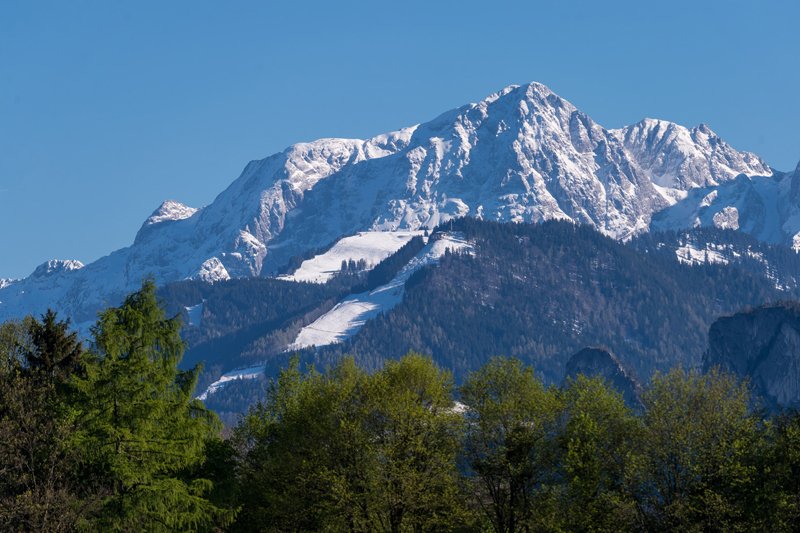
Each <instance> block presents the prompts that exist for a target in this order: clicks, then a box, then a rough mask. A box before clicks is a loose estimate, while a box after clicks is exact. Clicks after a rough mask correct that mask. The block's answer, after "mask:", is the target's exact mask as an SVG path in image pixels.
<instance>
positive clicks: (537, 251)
mask: <svg viewBox="0 0 800 533" xmlns="http://www.w3.org/2000/svg"><path fill="white" fill-rule="evenodd" d="M449 226H450V225H449V224H448V228H449ZM453 230H454V231H461V232H463V234H464V238H465V239H467V240H468V241H470V242H474V245H473V246H474V255H461V254H450V255H446V256H445V257H443V258H442V260H441V262H440V264H439V265H438V266H436V267H432V268H424V269H422V270H420V271H419V272H418V273H417V274H415V275H414V276H412V277H411V279H410V280H409V281H408V283H407V284H406V289H405V297H404V299H403V301H402V302H401V303H400V304H398V305H397V306H396V307H394V308H393V309H392V310H391V311H389V312H388V313H385V314H383V315H379V316H378V317H376V318H375V319H374V320H371V321H369V322H367V323H366V324H365V325H364V326H363V328H362V329H361V330H360V331H359V332H358V333H356V334H355V335H354V336H353V337H352V338H351V339H349V340H346V341H345V342H343V343H341V344H338V345H331V346H328V347H324V348H319V349H317V350H315V351H312V352H310V353H309V354H308V355H307V356H308V357H309V358H310V360H313V361H316V362H317V363H318V364H320V365H324V364H326V363H328V362H331V361H335V360H336V359H337V358H338V357H341V356H342V355H343V354H354V355H355V356H356V357H357V359H358V360H359V361H360V363H361V364H363V365H365V366H366V367H369V368H373V367H374V368H377V367H379V366H380V365H381V364H382V362H383V361H384V360H386V359H392V358H395V357H398V356H400V355H402V354H404V353H405V352H407V351H408V350H415V351H420V352H421V353H427V354H431V355H432V356H433V357H434V358H435V359H436V360H437V362H438V363H439V364H440V365H442V366H443V367H444V368H448V369H451V370H453V372H454V373H455V375H456V378H457V379H460V378H462V377H463V376H464V375H465V374H466V373H468V372H469V371H471V370H474V369H475V368H478V367H479V366H480V365H481V364H482V363H483V362H485V361H486V359H487V358H488V357H491V356H493V355H498V354H501V355H508V356H515V357H520V358H522V359H523V360H525V361H526V362H528V363H531V364H533V365H534V367H535V368H536V369H537V370H538V371H539V372H541V374H542V375H543V377H544V378H545V379H547V380H548V381H549V382H552V383H558V382H560V380H561V378H562V376H563V375H564V370H565V364H566V362H567V360H568V358H569V356H570V355H571V354H573V353H575V352H577V351H578V350H579V349H581V348H582V347H585V346H591V345H603V346H607V347H608V348H609V349H610V350H611V351H613V353H614V354H616V355H617V357H618V358H619V360H620V361H621V362H622V364H623V365H624V366H625V367H626V368H630V369H631V370H632V371H633V372H634V374H635V375H637V376H639V377H640V378H641V379H642V380H645V381H646V380H647V379H648V378H649V376H650V375H651V374H652V372H653V371H655V370H668V369H670V368H672V367H674V366H676V365H682V366H688V367H698V366H700V365H701V358H702V354H703V352H704V351H705V348H706V334H707V332H708V328H709V326H710V325H711V323H712V322H713V321H714V320H715V319H716V318H717V317H718V316H720V315H723V314H726V313H731V312H734V311H736V310H738V309H741V308H742V307H745V306H748V305H760V304H762V303H764V302H769V301H777V300H782V299H787V298H792V297H796V296H797V295H798V294H800V290H798V288H797V287H796V286H795V287H792V288H789V287H783V286H781V287H778V285H777V284H776V283H775V281H774V280H773V279H770V278H769V277H767V276H765V275H763V274H760V273H757V272H749V271H747V270H746V269H743V268H739V266H738V265H736V264H731V265H719V264H703V265H699V266H692V265H686V264H683V263H681V262H679V261H678V260H677V258H676V256H675V254H674V253H671V254H670V253H661V252H659V251H658V250H656V249H652V250H650V251H644V250H643V249H642V248H638V247H634V246H632V245H629V244H628V245H623V244H620V243H618V242H616V241H614V240H611V239H609V238H607V237H604V236H602V235H600V234H598V233H596V232H595V231H594V230H592V229H591V228H589V227H586V226H577V227H576V226H573V225H572V224H566V223H561V222H547V223H543V224H539V225H534V226H531V225H527V224H519V225H517V224H512V225H501V224H496V223H490V222H480V221H475V220H471V219H463V220H459V221H456V222H455V223H454V224H453ZM798 266H800V260H797V261H796V262H795V263H793V265H790V267H791V268H795V269H796V268H798Z"/></svg>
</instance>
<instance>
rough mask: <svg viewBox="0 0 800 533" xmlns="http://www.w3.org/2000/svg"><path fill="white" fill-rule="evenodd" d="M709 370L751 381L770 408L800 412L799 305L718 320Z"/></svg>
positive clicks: (711, 335) (711, 336) (707, 359)
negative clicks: (714, 368) (725, 372)
mask: <svg viewBox="0 0 800 533" xmlns="http://www.w3.org/2000/svg"><path fill="white" fill-rule="evenodd" d="M708 343H709V347H708V351H707V352H706V354H705V357H704V368H705V369H706V370H708V369H711V368H712V367H720V368H721V369H722V370H725V371H728V372H731V373H733V374H735V375H737V376H739V377H741V378H744V379H749V380H750V382H751V384H752V386H753V391H754V392H755V393H756V394H758V395H760V396H761V397H763V399H764V400H765V402H766V403H767V405H768V406H769V407H776V406H781V407H800V304H798V303H782V304H775V305H768V306H763V307H759V308H756V309H752V310H747V311H743V312H740V313H737V314H735V315H733V316H730V317H724V318H720V319H719V320H717V321H716V322H715V323H714V324H713V325H712V326H711V329H710V331H709V339H708Z"/></svg>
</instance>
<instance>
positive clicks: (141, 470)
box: [78, 281, 232, 531]
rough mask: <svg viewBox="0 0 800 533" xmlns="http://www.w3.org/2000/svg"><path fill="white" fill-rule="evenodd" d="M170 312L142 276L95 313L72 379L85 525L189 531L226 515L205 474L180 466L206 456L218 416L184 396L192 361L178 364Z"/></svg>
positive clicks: (188, 393) (191, 379) (178, 344)
mask: <svg viewBox="0 0 800 533" xmlns="http://www.w3.org/2000/svg"><path fill="white" fill-rule="evenodd" d="M179 331H180V320H179V318H178V317H176V318H172V319H168V318H166V317H165V315H164V311H163V310H162V309H161V308H160V307H159V305H158V301H157V299H156V293H155V285H154V284H153V282H152V281H145V282H144V283H143V284H142V288H141V290H139V291H138V292H135V293H133V294H131V295H130V296H128V297H127V298H126V299H125V301H124V302H123V304H122V305H121V306H120V307H113V308H109V309H107V310H106V311H104V312H103V313H101V315H100V318H99V321H98V323H97V325H96V326H95V328H94V329H93V334H94V341H95V352H94V356H93V357H91V358H89V359H88V360H87V364H86V376H85V377H84V378H82V379H80V380H79V382H78V387H79V389H80V393H81V394H82V398H81V400H82V405H83V410H84V412H83V418H82V420H81V425H82V427H81V432H80V434H79V439H78V443H79V445H80V447H81V449H82V452H83V453H84V454H85V455H86V459H87V462H88V464H89V465H91V469H90V471H89V472H87V478H91V479H93V480H94V481H95V483H96V484H97V485H98V486H97V487H94V490H95V491H96V492H97V493H99V494H100V495H101V496H102V497H103V501H102V507H101V509H100V510H99V511H98V512H97V513H96V515H95V516H92V517H91V520H90V524H89V525H90V526H91V527H93V528H97V529H101V530H106V531H176V530H183V531H195V530H204V529H210V528H211V527H213V526H215V525H219V524H224V523H226V522H227V521H229V520H230V518H231V516H232V513H231V512H229V511H225V510H222V509H219V508H217V507H216V506H214V505H213V504H211V503H210V502H209V501H208V499H207V498H206V496H205V495H206V494H207V493H208V492H209V490H210V488H211V487H210V482H209V481H208V480H205V479H196V478H195V479H193V478H191V476H188V475H187V474H186V473H187V472H188V471H190V470H191V469H192V468H194V467H196V466H197V465H198V464H200V463H202V461H203V459H204V448H205V444H206V442H207V441H208V440H209V439H212V438H214V437H215V436H216V435H217V433H218V431H219V423H218V421H217V419H216V417H215V416H214V415H213V413H211V412H209V411H208V410H207V409H206V408H205V407H204V406H203V405H202V403H201V402H200V401H198V400H194V399H192V391H193V389H194V386H195V383H196V380H197V374H198V371H199V368H194V369H192V370H188V371H182V370H179V369H178V363H179V362H180V360H181V357H182V355H183V343H182V341H181V338H180V335H179Z"/></svg>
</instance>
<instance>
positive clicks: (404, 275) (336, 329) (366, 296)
mask: <svg viewBox="0 0 800 533" xmlns="http://www.w3.org/2000/svg"><path fill="white" fill-rule="evenodd" d="M447 250H450V251H451V252H469V251H471V250H472V244H470V243H469V242H468V241H466V240H464V238H463V236H461V235H459V234H456V233H445V234H440V235H439V238H436V239H431V240H429V241H428V243H427V244H426V246H425V248H423V249H422V251H421V252H420V253H419V254H417V256H416V257H414V259H412V260H411V261H409V262H408V264H407V265H406V266H404V267H403V269H402V270H401V271H400V272H399V273H398V274H397V276H395V277H394V279H392V281H390V282H389V283H387V284H386V285H381V286H380V287H378V288H376V289H374V290H372V291H370V292H362V293H359V294H354V295H351V296H349V297H347V298H345V299H344V300H342V301H341V302H339V303H338V304H336V306H335V307H334V308H333V309H331V310H330V311H328V312H327V313H325V314H324V315H322V316H321V317H319V318H318V319H317V320H315V321H314V322H312V323H311V324H309V325H308V326H306V327H304V328H303V329H301V330H300V333H299V334H298V335H297V338H296V339H295V341H294V343H292V344H291V345H290V347H289V349H290V350H297V349H301V348H308V347H310V346H325V345H328V344H334V343H337V342H342V341H343V340H344V339H346V338H348V337H350V336H352V335H354V334H355V333H356V332H357V331H358V330H359V329H361V327H362V326H363V325H364V324H365V323H366V322H367V320H369V319H371V318H374V317H376V316H377V315H379V314H380V313H383V312H386V311H388V310H389V309H391V308H392V307H394V306H396V305H397V304H398V303H400V302H401V301H402V299H403V290H404V288H405V283H406V280H408V278H409V277H410V276H411V274H413V273H414V272H416V271H417V270H419V269H420V268H422V267H424V266H426V265H430V264H433V263H436V262H437V261H438V260H439V259H440V258H441V257H442V256H443V255H444V254H445V252H446V251H447Z"/></svg>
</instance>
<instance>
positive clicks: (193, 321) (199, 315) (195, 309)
mask: <svg viewBox="0 0 800 533" xmlns="http://www.w3.org/2000/svg"><path fill="white" fill-rule="evenodd" d="M184 309H185V310H186V315H187V316H188V317H189V321H188V322H187V325H189V326H194V327H200V325H201V323H202V320H203V304H202V303H199V304H197V305H192V306H189V307H184Z"/></svg>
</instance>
